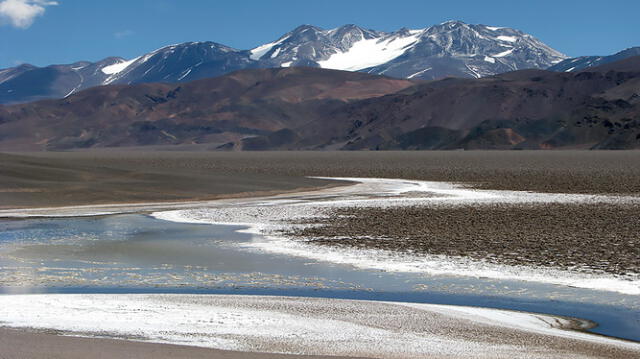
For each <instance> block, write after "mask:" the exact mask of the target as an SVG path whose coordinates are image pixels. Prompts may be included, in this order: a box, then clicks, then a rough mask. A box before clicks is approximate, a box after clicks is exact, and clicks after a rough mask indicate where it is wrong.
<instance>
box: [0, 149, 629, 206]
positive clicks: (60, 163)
mask: <svg viewBox="0 0 640 359" xmlns="http://www.w3.org/2000/svg"><path fill="white" fill-rule="evenodd" d="M304 176H342V177H345V176H347V177H386V178H405V179H421V180H433V181H450V182H464V183H469V184H471V185H474V186H477V187H479V188H485V189H511V190H530V191H541V192H566V193H610V194H638V193H640V151H468V152H465V151H455V152H417V151H416V152H412V151H406V152H204V151H202V152H179V151H173V152H172V151H154V152H142V151H133V150H128V151H120V150H112V151H108V150H102V151H90V152H35V153H15V154H1V153H0V207H4V208H11V207H34V206H37V207H42V206H64V205H77V204H94V203H123V202H148V201H172V200H193V199H209V198H217V197H220V196H229V195H237V194H238V193H252V192H264V191H287V190H293V189H297V188H301V187H317V186H322V185H326V184H328V182H327V181H320V180H315V179H309V178H303V177H304Z"/></svg>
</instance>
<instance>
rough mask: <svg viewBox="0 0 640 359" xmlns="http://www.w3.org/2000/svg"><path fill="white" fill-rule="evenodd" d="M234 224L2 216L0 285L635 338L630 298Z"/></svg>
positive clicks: (634, 302)
mask: <svg viewBox="0 0 640 359" xmlns="http://www.w3.org/2000/svg"><path fill="white" fill-rule="evenodd" d="M240 228H241V227H237V226H235V227H234V226H221V225H204V224H183V223H173V222H167V221H162V220H158V219H154V218H152V217H149V216H146V215H140V214H128V215H114V216H100V217H84V218H62V219H26V220H3V221H0V291H1V292H2V293H42V292H50V293H209V294H212V293H216V294H229V293H237V294H263V295H292V296H313V297H333V298H348V299H373V300H388V301H410V302H421V303H439V304H456V305H473V306H483V307H492V308H503V309H514V310H522V311H531V312H541V313H548V314H555V315H566V316H574V317H580V318H584V319H590V320H592V321H595V322H597V323H598V324H599V326H598V327H596V328H594V329H593V331H594V332H596V333H600V334H606V335H611V336H616V337H621V338H626V339H631V340H636V341H640V300H639V299H638V296H633V295H624V294H620V293H614V292H605V291H594V290H587V289H579V288H570V287H565V286H558V285H549V284H540V283H535V282H520V281H504V280H491V279H485V278H472V277H458V276H429V275H425V274H416V273H391V272H384V271H376V270H363V269H356V268H353V267H351V266H348V265H339V264H333V263H328V262H319V261H314V260H309V259H305V258H297V257H291V256H286V255H276V254H271V253H265V252H262V251H259V250H257V249H255V248H251V247H249V246H243V244H246V243H249V242H251V241H254V240H264V238H258V237H257V236H253V235H251V234H246V233H238V232H236V230H238V229H240Z"/></svg>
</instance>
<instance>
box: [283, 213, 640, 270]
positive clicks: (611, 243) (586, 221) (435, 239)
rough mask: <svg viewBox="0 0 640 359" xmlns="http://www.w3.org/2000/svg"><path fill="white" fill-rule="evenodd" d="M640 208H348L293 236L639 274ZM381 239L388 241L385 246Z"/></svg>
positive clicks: (348, 244)
mask: <svg viewBox="0 0 640 359" xmlns="http://www.w3.org/2000/svg"><path fill="white" fill-rule="evenodd" d="M638 214H640V206H639V205H614V204H603V205H586V204H579V205H578V204H576V205H570V204H549V205H533V204H531V205H482V206H461V207H445V206H439V207H418V206H415V207H401V208H384V209H381V208H345V209H339V210H337V211H336V212H335V213H334V214H333V215H332V216H331V218H328V219H318V220H316V221H314V222H315V223H319V224H322V226H319V227H310V228H306V229H304V230H300V231H297V232H293V233H290V234H291V235H293V236H303V237H305V238H314V239H313V240H312V243H315V244H318V245H331V246H345V247H352V248H376V249H386V250H394V251H401V252H412V253H415V254H418V255H419V254H436V255H449V256H464V257H470V258H473V259H481V260H485V261H488V262H493V263H500V264H509V265H536V266H545V267H555V268H558V267H560V268H571V269H574V270H587V271H597V272H607V273H614V274H618V275H626V274H630V273H640V260H639V258H640V216H639V215H638ZM381 238H383V239H387V240H380V239H381Z"/></svg>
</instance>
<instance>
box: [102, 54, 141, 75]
mask: <svg viewBox="0 0 640 359" xmlns="http://www.w3.org/2000/svg"><path fill="white" fill-rule="evenodd" d="M138 59H139V57H136V58H135V59H133V60H129V61H122V62H118V63H115V64H113V65H110V66H105V67H103V68H102V69H101V71H102V73H104V74H105V75H115V74H118V73H120V72H122V71H124V69H126V68H127V67H129V65H131V64H132V63H134V62H136V60H138Z"/></svg>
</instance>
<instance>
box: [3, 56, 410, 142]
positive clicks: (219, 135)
mask: <svg viewBox="0 0 640 359" xmlns="http://www.w3.org/2000/svg"><path fill="white" fill-rule="evenodd" d="M412 85H413V83H412V82H411V81H408V80H399V79H391V78H387V77H382V76H374V75H368V74H363V73H356V72H344V71H333V70H322V69H313V68H289V69H283V68H281V69H257V70H243V71H241V72H235V73H232V74H229V75H226V76H222V77H217V78H211V79H204V80H198V81H193V82H190V83H186V84H166V83H152V84H138V85H110V86H100V87H94V88H91V89H88V90H85V91H81V92H79V93H77V94H73V95H71V96H69V97H67V98H65V99H61V100H44V101H39V102H35V103H30V104H18V105H12V106H4V107H3V106H0V150H62V149H73V148H89V147H119V146H145V145H200V144H206V145H208V146H210V147H213V148H215V147H217V146H219V145H221V144H225V143H228V142H232V141H239V140H242V139H243V138H247V137H255V136H260V135H270V134H273V133H277V132H278V131H279V130H282V129H284V128H292V127H302V126H304V125H305V124H306V123H308V122H312V121H321V120H322V118H323V117H322V116H323V115H324V114H326V113H328V112H330V111H331V110H332V109H337V108H340V107H341V106H343V105H344V104H345V102H346V101H351V100H359V99H365V98H371V97H377V96H382V95H385V94H389V93H395V92H397V91H399V90H401V89H405V88H407V87H409V86H412Z"/></svg>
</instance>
